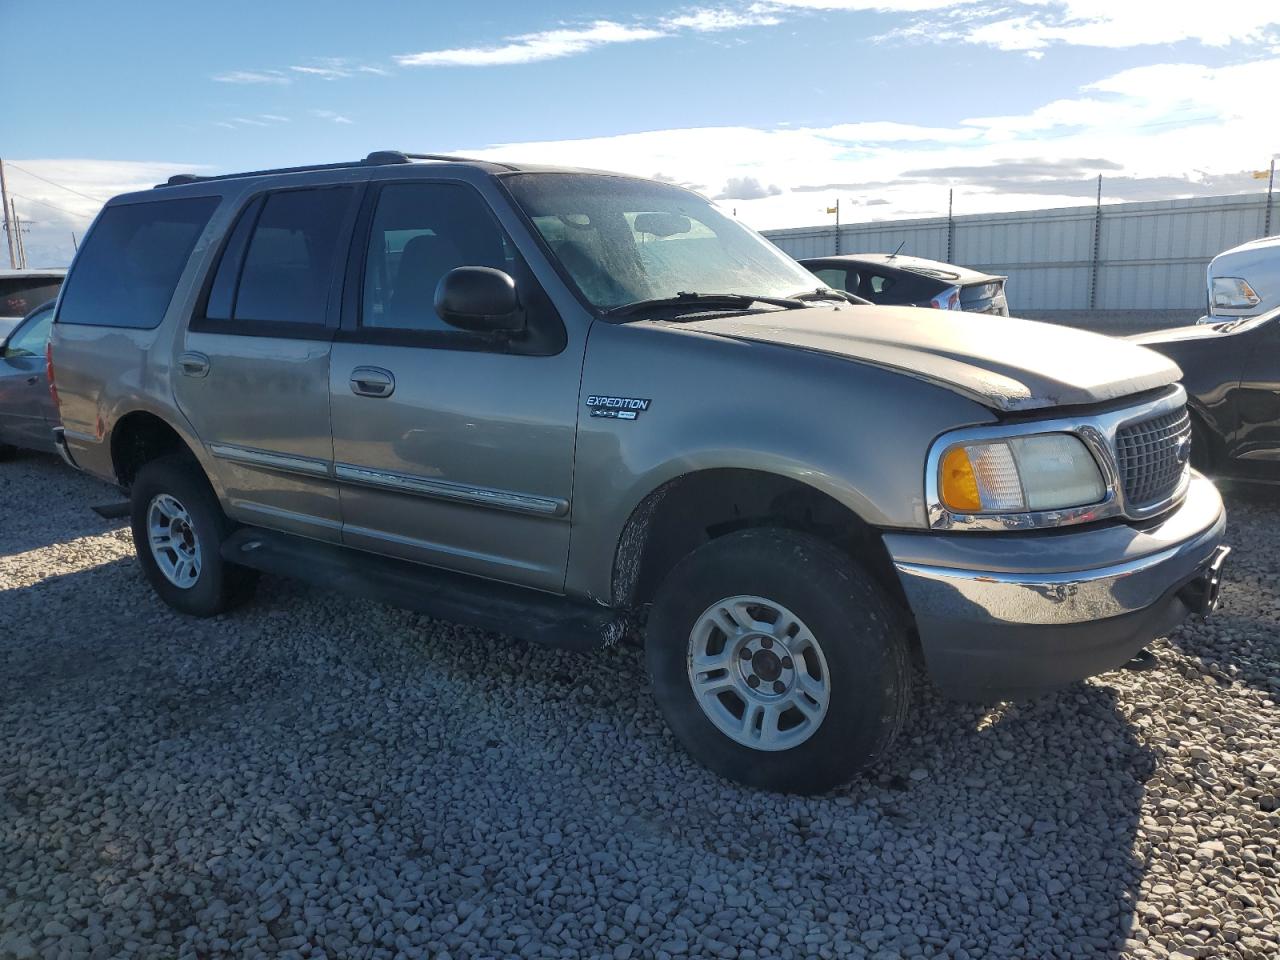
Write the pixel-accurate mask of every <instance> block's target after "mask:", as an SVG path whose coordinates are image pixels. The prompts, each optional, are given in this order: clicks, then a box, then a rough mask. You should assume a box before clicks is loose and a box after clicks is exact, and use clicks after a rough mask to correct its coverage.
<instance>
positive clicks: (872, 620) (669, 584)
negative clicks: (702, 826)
mask: <svg viewBox="0 0 1280 960" xmlns="http://www.w3.org/2000/svg"><path fill="white" fill-rule="evenodd" d="M737 596H757V597H761V598H767V599H768V600H770V601H773V602H776V603H778V604H781V605H782V606H784V607H786V608H787V609H788V610H789V611H791V612H792V613H793V614H795V615H796V616H797V617H799V619H800V620H802V621H803V622H804V625H805V626H806V627H807V628H808V630H809V632H810V633H812V635H813V637H814V638H815V639H816V640H817V641H818V644H819V645H820V647H821V650H822V654H823V656H824V658H825V661H826V668H827V669H828V671H829V675H830V694H829V701H828V704H829V705H828V707H827V712H826V715H825V716H824V717H823V718H822V719H821V721H820V723H819V724H818V725H817V727H816V729H815V730H814V731H813V732H812V734H811V735H809V738H808V739H807V740H804V741H803V742H801V743H798V744H796V745H795V746H793V747H791V748H789V749H783V750H772V751H766V750H761V749H757V748H754V747H751V746H748V745H745V744H743V743H739V742H738V741H736V740H734V739H731V738H730V737H729V736H728V735H727V734H725V733H723V732H721V730H720V728H719V727H717V726H716V725H715V723H713V722H712V721H711V719H710V718H709V716H708V714H707V713H706V712H705V711H704V710H703V708H702V707H701V706H700V705H699V702H698V699H697V697H695V695H694V693H693V689H692V687H691V681H690V677H689V657H690V636H691V630H692V628H693V626H694V625H695V623H696V622H697V621H698V619H699V618H700V617H702V615H703V613H704V612H705V611H707V610H708V609H709V608H710V607H712V606H713V605H715V604H716V603H717V602H719V601H721V600H724V599H727V598H730V597H737ZM725 636H727V634H726V635H725ZM727 647H728V643H727V642H726V643H725V648H727ZM645 659H646V661H647V663H648V668H649V676H650V679H651V681H652V683H653V690H654V695H655V697H656V698H657V701H658V705H659V707H660V708H661V710H662V713H663V716H664V717H665V718H666V721H667V723H668V725H670V727H671V729H672V731H673V732H674V733H675V735H676V737H677V738H678V739H679V740H680V742H681V743H682V744H683V745H684V747H685V749H687V750H688V751H689V753H690V754H692V755H693V756H694V757H695V758H696V759H697V760H699V761H701V762H702V763H703V764H705V765H706V766H708V767H710V768H711V769H712V770H714V771H715V772H717V773H719V774H721V775H722V776H725V777H728V778H729V779H731V780H736V781H738V782H739V783H743V784H746V785H748V786H752V787H761V788H764V789H767V790H776V791H782V792H788V793H819V792H822V791H824V790H828V789H830V788H832V787H835V786H838V785H840V784H843V783H846V782H848V781H849V780H850V779H851V778H852V777H853V775H854V774H855V773H857V772H858V770H860V769H861V768H863V767H865V766H866V765H868V764H870V763H872V762H874V761H875V760H877V759H878V758H880V757H882V756H884V754H885V753H886V751H887V750H888V749H889V746H890V744H891V743H892V742H893V740H894V738H895V737H896V736H897V734H898V732H899V731H900V730H901V728H902V726H903V723H904V722H905V719H906V714H907V706H908V702H909V699H910V685H911V673H910V666H909V657H908V645H907V642H906V635H905V630H904V628H903V625H902V622H901V618H900V616H899V615H898V614H897V612H896V611H895V609H894V607H893V606H892V604H891V603H890V601H889V599H888V598H887V596H886V595H885V592H884V590H883V589H882V588H881V587H880V585H879V584H878V583H876V581H875V579H874V578H873V577H872V576H871V575H870V574H869V573H868V572H867V571H866V570H865V569H863V568H862V567H861V566H860V565H859V564H857V563H855V562H854V561H853V560H852V559H851V558H850V557H848V556H847V555H845V554H844V553H842V552H841V551H839V550H837V549H835V548H834V547H832V546H831V545H829V544H827V543H825V542H823V541H821V540H819V539H817V538H816V537H812V536H809V535H807V534H802V533H795V532H792V531H789V530H778V529H756V530H747V531H743V532H740V533H734V534H729V535H727V536H724V537H721V538H719V539H716V540H713V541H712V542H711V543H708V544H705V545H703V546H702V547H699V548H698V549H697V550H695V551H694V552H693V553H691V554H689V555H688V556H687V557H685V558H684V559H683V560H681V561H680V562H679V563H678V564H676V566H675V568H674V569H673V570H672V571H671V573H670V574H669V575H668V576H667V578H666V580H665V581H664V582H663V584H662V586H661V587H660V588H659V590H658V594H657V597H656V598H655V600H654V604H653V609H652V611H651V613H650V616H649V623H648V634H647V637H646V639H645ZM733 662H734V663H737V660H736V659H735V660H734V661H733ZM744 662H747V661H744ZM730 702H732V695H730Z"/></svg>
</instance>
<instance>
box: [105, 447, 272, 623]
mask: <svg viewBox="0 0 1280 960" xmlns="http://www.w3.org/2000/svg"><path fill="white" fill-rule="evenodd" d="M130 511H131V518H132V526H133V545H134V549H135V550H136V551H137V554H138V562H139V563H140V564H141V565H142V571H143V573H145V574H146V577H147V580H148V581H150V583H151V586H152V588H153V589H154V590H155V592H156V593H157V594H159V596H160V599H162V600H163V601H164V602H165V603H167V604H168V605H169V606H171V607H173V608H174V609H175V610H180V611H182V612H183V613H188V614H191V615H193V616H197V617H211V616H213V615H215V614H218V613H222V612H223V611H225V610H228V609H230V608H231V607H233V606H235V605H236V604H237V603H239V602H240V601H242V600H243V599H245V597H247V596H248V594H249V593H250V592H251V591H252V588H253V585H254V582H255V579H256V574H255V573H254V572H253V571H252V570H249V569H247V568H245V567H240V566H237V565H235V564H232V563H227V562H226V561H225V560H223V559H222V554H221V548H222V542H223V540H224V539H226V536H227V534H228V533H230V531H231V524H230V522H229V521H228V520H227V517H226V515H225V514H224V513H223V512H222V508H221V506H219V504H218V498H217V497H216V496H214V493H213V490H212V488H211V487H210V486H209V481H208V480H207V479H206V478H205V476H204V473H203V472H202V471H201V469H200V467H199V465H198V464H197V463H196V462H195V461H194V460H192V459H191V458H190V457H185V456H170V457H161V458H160V459H158V460H153V461H151V462H150V463H148V464H146V465H145V466H144V467H143V468H142V469H141V470H140V471H139V472H138V476H137V479H136V480H135V481H134V483H133V488H132V490H131V496H130Z"/></svg>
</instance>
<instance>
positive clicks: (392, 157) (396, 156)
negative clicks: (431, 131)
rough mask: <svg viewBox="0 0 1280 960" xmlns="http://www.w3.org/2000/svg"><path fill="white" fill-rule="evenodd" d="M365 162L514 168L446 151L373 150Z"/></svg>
mask: <svg viewBox="0 0 1280 960" xmlns="http://www.w3.org/2000/svg"><path fill="white" fill-rule="evenodd" d="M364 160H365V163H412V162H413V161H414V160H438V161H440V162H441V163H492V164H493V165H494V166H495V167H506V168H507V169H508V170H514V169H516V168H515V167H513V166H512V165H511V164H509V163H503V162H502V161H500V160H477V159H476V158H475V157H455V156H453V155H452V154H448V153H406V152H404V151H403V150H375V151H374V152H373V153H371V154H369V156H367V157H365V158H364Z"/></svg>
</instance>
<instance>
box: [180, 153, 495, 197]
mask: <svg viewBox="0 0 1280 960" xmlns="http://www.w3.org/2000/svg"><path fill="white" fill-rule="evenodd" d="M414 160H439V161H443V162H446V163H450V162H452V163H481V162H485V161H479V160H472V159H471V158H469V157H454V156H450V155H448V154H444V153H404V152H403V151H400V150H375V151H374V152H373V153H371V154H369V155H368V156H367V157H365V158H364V159H363V160H348V161H344V162H341V163H315V164H310V165H307V166H302V167H273V168H272V169H269V170H246V171H244V172H242V173H219V174H211V175H207V176H206V175H203V174H198V173H177V174H174V175H173V176H172V177H170V178H169V179H168V180H166V181H165V182H164V183H157V184H156V187H157V188H159V187H177V186H181V185H182V184H185V183H205V182H207V181H212V180H236V179H239V178H240V177H267V176H271V175H272V174H276V173H310V172H312V171H316V170H348V169H352V168H354V167H369V166H384V165H387V164H393V163H411V162H413V161H414ZM498 166H503V167H507V169H509V170H510V169H514V168H513V167H511V166H509V165H508V164H505V163H503V164H498Z"/></svg>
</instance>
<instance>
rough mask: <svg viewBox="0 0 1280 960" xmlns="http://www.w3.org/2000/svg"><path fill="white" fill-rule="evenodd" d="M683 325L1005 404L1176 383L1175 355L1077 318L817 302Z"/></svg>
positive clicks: (1106, 395)
mask: <svg viewBox="0 0 1280 960" xmlns="http://www.w3.org/2000/svg"><path fill="white" fill-rule="evenodd" d="M680 327H681V329H686V330H690V331H697V332H700V333H706V334H715V335H718V336H725V337H733V338H735V339H738V340H748V341H756V342H760V343H775V344H780V345H783V346H788V347H796V348H798V349H802V350H812V351H816V352H818V353H825V354H829V355H831V356H837V357H847V358H849V359H850V360H856V361H859V362H862V363H870V364H874V365H875V366H878V367H884V368H887V369H892V370H897V371H900V372H902V373H905V374H908V375H909V376H913V377H916V378H918V379H921V380H927V381H929V382H931V383H936V384H940V385H942V386H945V387H948V388H950V389H952V390H955V391H956V392H957V393H961V394H964V395H965V396H968V397H970V398H972V399H974V400H976V401H978V402H979V403H981V404H982V405H983V406H986V407H989V408H991V409H992V410H996V411H998V412H1002V413H1013V412H1017V411H1023V410H1040V409H1044V408H1047V407H1061V406H1075V405H1077V404H1091V403H1103V402H1106V401H1108V400H1115V399H1117V398H1120V397H1126V396H1129V395H1131V394H1135V393H1140V392H1142V391H1144V390H1151V389H1154V388H1156V387H1162V386H1165V385H1166V384H1170V383H1173V382H1174V381H1176V380H1178V379H1179V378H1181V376H1182V371H1181V370H1179V369H1178V366H1177V364H1175V363H1174V362H1173V361H1171V360H1169V359H1167V358H1166V357H1163V356H1161V355H1160V354H1158V353H1156V352H1155V351H1154V350H1148V349H1146V348H1145V347H1140V346H1137V345H1135V344H1132V343H1126V342H1125V341H1123V340H1116V339H1113V338H1111V337H1104V336H1102V335H1100V334H1096V333H1088V332H1086V331H1083V330H1076V329H1073V328H1071V327H1062V326H1057V325H1056V324H1050V323H1036V322H1034V321H1032V320H1017V319H1013V318H1008V317H995V316H985V315H984V316H981V317H978V316H975V315H973V314H968V313H960V312H958V311H949V310H926V309H921V308H918V307H874V306H852V305H850V306H839V307H836V306H831V307H826V306H822V307H811V308H808V309H804V310H788V311H781V310H780V311H777V312H772V311H771V312H768V313H756V314H749V315H747V316H734V317H718V318H709V319H706V320H695V321H687V322H684V323H682V324H680Z"/></svg>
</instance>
